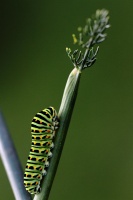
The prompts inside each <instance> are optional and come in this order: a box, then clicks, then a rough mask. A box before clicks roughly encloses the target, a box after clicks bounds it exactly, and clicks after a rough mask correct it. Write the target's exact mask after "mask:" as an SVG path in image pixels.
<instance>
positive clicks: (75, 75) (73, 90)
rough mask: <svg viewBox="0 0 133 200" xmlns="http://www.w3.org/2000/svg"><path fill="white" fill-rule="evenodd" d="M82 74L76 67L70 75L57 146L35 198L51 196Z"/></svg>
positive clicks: (57, 136) (62, 106) (61, 114)
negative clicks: (40, 190) (40, 189)
mask: <svg viewBox="0 0 133 200" xmlns="http://www.w3.org/2000/svg"><path fill="white" fill-rule="evenodd" d="M80 75H81V72H80V70H79V69H77V68H74V69H73V70H72V72H71V73H70V75H69V77H68V80H67V83H66V87H65V90H64V94H63V98H62V102H61V106H60V109H59V113H58V116H59V120H60V127H59V129H58V132H57V135H56V138H55V148H54V150H53V157H52V158H51V161H50V166H49V169H48V173H47V175H46V177H44V180H43V181H42V185H41V188H42V192H40V193H39V194H37V195H35V197H34V200H47V199H48V197H49V193H50V190H51V186H52V183H53V180H54V176H55V174H56V170H57V167H58V163H59V160H60V156H61V153H62V149H63V145H64V142H65V138H66V134H67V130H68V127H69V123H70V120H71V116H72V112H73V108H74V105H75V101H76V97H77V92H78V86H79V81H80Z"/></svg>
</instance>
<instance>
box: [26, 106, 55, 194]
mask: <svg viewBox="0 0 133 200" xmlns="http://www.w3.org/2000/svg"><path fill="white" fill-rule="evenodd" d="M58 124H59V119H58V116H57V112H56V110H55V109H54V108H53V107H49V108H46V109H44V110H42V111H40V112H39V113H37V114H36V115H35V117H34V118H33V120H32V122H31V134H32V142H31V149H30V153H29V157H28V160H27V164H26V168H25V173H24V186H25V188H26V190H27V191H28V192H29V193H31V194H37V193H39V192H40V191H41V187H40V183H41V180H42V177H43V176H44V175H46V173H47V168H48V166H49V161H50V158H51V157H52V152H51V151H52V149H53V147H54V143H53V139H54V136H55V133H56V130H57V129H58Z"/></svg>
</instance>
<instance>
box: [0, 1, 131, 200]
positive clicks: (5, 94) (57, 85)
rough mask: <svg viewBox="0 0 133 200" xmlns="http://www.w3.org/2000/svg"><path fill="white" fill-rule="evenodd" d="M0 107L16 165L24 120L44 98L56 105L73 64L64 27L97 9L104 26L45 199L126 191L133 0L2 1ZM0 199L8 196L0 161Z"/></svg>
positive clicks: (24, 142) (116, 198)
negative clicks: (106, 21)
mask: <svg viewBox="0 0 133 200" xmlns="http://www.w3.org/2000/svg"><path fill="white" fill-rule="evenodd" d="M0 4H1V5H0V9H1V14H2V16H1V26H0V29H1V31H0V34H1V38H0V40H1V45H0V46H1V53H0V54H1V55H0V57H1V59H0V107H1V109H2V111H3V113H4V116H5V118H6V122H7V124H8V128H9V130H10V133H11V136H12V139H13V141H14V144H15V146H16V149H17V152H18V155H19V158H20V161H21V163H22V166H23V169H24V167H25V164H26V160H27V156H28V153H29V149H30V143H31V134H30V123H31V119H32V117H33V116H34V115H35V114H36V112H38V111H40V110H41V109H43V108H46V107H48V106H51V105H52V106H54V107H55V108H56V109H57V110H58V109H59V106H60V102H61V98H62V93H63V90H64V87H65V83H66V80H67V77H68V75H69V73H70V71H71V70H72V68H73V66H72V64H71V62H70V60H69V58H68V57H67V54H66V52H65V48H66V47H71V48H72V49H75V47H74V46H73V44H72V38H71V34H72V33H76V29H77V27H78V26H82V25H84V24H85V19H86V18H87V17H90V16H91V15H92V14H93V13H94V12H95V10H96V9H102V8H106V9H108V10H109V11H110V16H111V20H110V23H111V28H110V29H109V30H108V37H107V40H106V41H105V42H103V44H101V45H100V50H99V54H98V60H97V62H96V63H95V65H94V66H93V67H92V68H89V69H87V70H85V71H84V72H83V74H82V77H81V82H80V87H79V93H78V98H77V101H76V105H75V109H74V112H73V116H72V120H71V124H70V127H69V131H68V135H67V138H66V142H65V146H64V149H63V153H62V157H61V160H60V163H59V167H58V171H57V174H56V177H55V179H54V183H53V186H52V190H51V193H50V198H49V199H50V200H57V199H58V200H59V199H61V200H75V199H76V200H86V199H88V200H132V199H133V122H132V120H133V108H132V102H133V101H132V100H133V92H132V86H133V68H132V67H133V62H132V60H131V51H132V47H133V46H132V39H133V38H132V30H131V26H132V25H131V24H132V23H131V22H132V17H133V15H132V8H133V1H132V0H126V1H120V0H115V1H109V0H100V1H99V0H73V1H72V0H71V1H70V0H68V1H44V0H41V1H40V0H38V1H35V0H27V1H21V0H12V1H11V0H10V1H1V3H0ZM0 170H1V172H0V182H1V183H0V184H1V189H0V195H1V196H2V198H1V199H4V200H8V199H9V200H13V199H14V196H13V194H12V191H11V187H10V184H9V182H8V179H7V176H6V172H5V170H4V168H3V165H2V164H1V165H0Z"/></svg>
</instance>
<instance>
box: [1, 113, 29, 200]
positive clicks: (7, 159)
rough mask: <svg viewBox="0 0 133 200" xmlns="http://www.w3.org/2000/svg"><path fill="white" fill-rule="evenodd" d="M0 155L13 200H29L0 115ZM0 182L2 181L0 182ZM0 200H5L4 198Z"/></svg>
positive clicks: (16, 158)
mask: <svg viewBox="0 0 133 200" xmlns="http://www.w3.org/2000/svg"><path fill="white" fill-rule="evenodd" d="M0 154H1V159H2V161H3V165H4V167H5V170H6V173H7V176H8V179H9V181H10V184H11V187H12V190H13V193H14V196H15V199H17V200H31V199H32V198H31V195H30V194H29V193H28V192H27V191H26V190H25V188H24V184H23V170H22V167H21V164H20V161H19V158H18V155H17V152H16V149H15V147H14V144H13V141H12V139H11V137H10V134H9V132H8V130H7V127H6V124H5V121H4V118H3V116H2V114H1V113H0ZM1 181H2V180H1ZM2 199H5V198H4V197H3V198H2Z"/></svg>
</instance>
